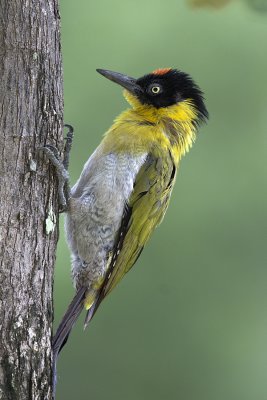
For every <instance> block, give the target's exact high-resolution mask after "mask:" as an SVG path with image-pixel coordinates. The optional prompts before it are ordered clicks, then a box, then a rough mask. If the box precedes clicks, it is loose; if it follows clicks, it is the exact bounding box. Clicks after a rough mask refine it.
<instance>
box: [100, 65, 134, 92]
mask: <svg viewBox="0 0 267 400" xmlns="http://www.w3.org/2000/svg"><path fill="white" fill-rule="evenodd" d="M97 72H99V73H100V74H101V75H103V76H104V77H105V78H108V79H109V80H111V81H112V82H115V83H118V84H119V85H121V86H122V87H124V88H125V89H127V90H129V92H131V93H134V94H135V93H136V92H140V91H141V88H140V86H138V85H137V84H136V79H135V78H131V77H130V76H127V75H124V74H120V73H119V72H113V71H108V70H107V69H97Z"/></svg>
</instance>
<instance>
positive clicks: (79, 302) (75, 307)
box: [52, 287, 87, 399]
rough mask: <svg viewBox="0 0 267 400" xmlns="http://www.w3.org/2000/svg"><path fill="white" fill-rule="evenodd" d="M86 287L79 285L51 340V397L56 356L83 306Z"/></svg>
mask: <svg viewBox="0 0 267 400" xmlns="http://www.w3.org/2000/svg"><path fill="white" fill-rule="evenodd" d="M86 290H87V288H86V287H81V288H80V289H79V290H78V292H77V293H76V295H75V296H74V298H73V300H72V302H71V303H70V305H69V307H68V309H67V311H66V313H65V315H64V317H63V318H62V321H61V322H60V324H59V327H58V328H57V331H56V334H55V336H54V337H53V340H52V348H53V399H55V396H56V383H57V357H58V354H59V352H60V351H61V350H62V348H63V346H64V345H65V344H66V342H67V340H68V337H69V334H70V331H71V329H72V327H73V325H74V324H75V322H76V321H77V319H78V317H79V315H80V313H81V312H82V310H83V307H84V299H85V294H86Z"/></svg>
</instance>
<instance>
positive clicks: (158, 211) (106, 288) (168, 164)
mask: <svg viewBox="0 0 267 400" xmlns="http://www.w3.org/2000/svg"><path fill="white" fill-rule="evenodd" d="M175 174H176V166H175V164H174V162H173V159H172V157H171V154H169V156H168V157H167V159H165V160H164V164H163V163H162V158H161V157H155V156H153V155H149V156H148V157H147V159H146V162H145V163H144V164H143V166H142V168H141V169H140V171H139V173H138V174H137V176H136V180H135V183H134V188H133V191H132V194H131V196H130V199H129V202H128V204H127V205H126V207H125V212H124V216H123V218H122V223H121V227H120V229H119V232H118V237H117V241H116V244H115V246H114V249H113V251H112V260H111V264H110V272H109V274H108V276H107V279H106V281H105V282H104V285H103V288H102V293H101V298H102V299H103V298H104V297H105V296H106V295H107V294H108V293H109V292H110V291H111V290H112V289H113V288H114V287H115V286H116V285H117V283H118V282H119V281H120V280H121V279H122V277H123V276H124V275H125V274H126V272H128V271H129V270H130V269H131V268H132V266H133V265H134V263H135V262H136V260H137V258H138V257H139V255H140V254H141V252H142V250H143V248H144V246H145V244H146V242H147V241H148V239H149V237H150V236H151V234H152V232H153V231H154V229H155V228H156V226H157V225H158V224H159V223H160V222H161V220H162V218H163V216H164V214H165V212H166V209H167V207H168V204H169V199H170V194H171V190H172V187H173V183H174V178H175Z"/></svg>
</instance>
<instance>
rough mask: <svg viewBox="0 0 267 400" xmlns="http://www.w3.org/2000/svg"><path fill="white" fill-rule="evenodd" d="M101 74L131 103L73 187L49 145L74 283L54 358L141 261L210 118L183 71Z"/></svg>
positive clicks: (193, 86) (99, 71) (87, 163)
mask: <svg viewBox="0 0 267 400" xmlns="http://www.w3.org/2000/svg"><path fill="white" fill-rule="evenodd" d="M97 72H98V73H99V74H101V75H103V76H104V77H105V78H107V79H109V80H110V81H112V82H115V83H116V84H118V85H120V86H121V87H122V88H123V94H124V97H125V99H126V100H127V102H128V103H129V105H130V108H128V109H126V110H125V111H123V112H122V113H121V114H120V115H119V116H118V117H117V118H116V119H115V120H114V123H113V124H112V126H111V127H110V129H109V130H108V131H107V132H106V134H105V135H104V137H103V139H102V141H101V143H100V145H99V146H98V147H97V148H96V150H95V151H94V152H93V154H92V155H91V156H90V157H89V159H88V160H87V162H86V163H85V165H84V167H83V170H82V172H81V175H80V177H79V179H78V181H77V182H76V183H75V185H74V186H73V187H72V188H71V189H68V190H66V187H67V186H66V185H68V174H67V172H66V168H65V167H66V163H65V165H64V163H63V164H62V163H61V162H60V160H59V157H58V155H57V154H56V151H55V149H53V147H52V146H48V147H47V148H46V153H47V155H48V157H49V158H50V160H51V161H52V162H53V163H54V165H55V167H56V168H57V173H58V176H59V178H60V181H61V183H62V182H63V184H64V185H65V186H64V187H65V189H64V190H65V193H67V195H66V199H65V200H64V195H63V191H62V190H61V194H62V195H61V199H62V198H63V201H62V203H63V206H66V210H65V211H66V219H65V230H66V237H67V242H68V245H69V248H70V252H71V260H72V261H71V262H72V278H73V282H74V286H75V289H76V295H75V296H74V299H73V300H72V302H71V304H70V306H69V307H68V309H67V311H66V313H65V315H64V317H63V319H62V321H61V323H60V325H59V327H58V329H57V331H56V334H55V336H54V338H53V352H54V358H55V359H56V358H57V356H58V353H59V352H60V350H61V349H62V347H63V346H64V344H65V343H66V341H67V339H68V336H69V334H70V331H71V329H72V327H73V326H74V324H75V322H76V320H77V319H78V317H79V315H80V314H81V312H82V311H83V309H85V310H86V317H85V323H84V325H85V327H86V326H87V325H88V324H89V322H90V321H91V319H92V318H93V316H94V315H95V313H96V311H97V309H98V307H99V305H100V303H101V302H102V301H103V299H104V298H105V297H106V296H107V295H108V294H109V293H110V292H111V291H112V290H113V289H114V288H115V286H116V285H117V284H118V283H119V282H120V280H121V279H122V278H123V277H124V275H125V274H126V273H127V272H128V271H129V270H130V269H131V268H132V267H133V265H134V264H135V263H136V261H137V259H138V257H139V256H140V254H141V253H142V251H143V249H144V247H145V245H146V243H147V241H148V240H149V238H150V236H151V234H152V233H153V231H154V229H155V228H156V227H157V226H158V225H159V224H160V223H161V221H162V219H163V217H164V215H165V212H166V210H167V207H168V205H169V201H170V196H171V193H172V189H173V186H174V183H175V180H176V175H177V169H178V166H179V163H180V159H181V157H182V156H183V155H185V153H186V152H188V150H189V149H190V148H191V146H192V144H193V142H194V141H195V138H196V133H197V131H198V128H199V126H200V125H201V123H202V122H205V121H206V120H207V119H208V111H207V108H206V106H205V100H204V95H203V92H202V91H201V89H200V88H199V86H198V85H197V84H196V83H195V82H194V80H193V79H192V78H191V76H190V75H189V74H187V73H185V72H182V71H180V70H178V69H174V68H159V69H156V70H154V71H153V72H151V73H148V74H146V75H144V76H142V77H141V78H138V79H135V78H133V77H130V76H128V75H125V74H121V73H118V72H114V71H110V70H106V69H97ZM61 189H62V188H61Z"/></svg>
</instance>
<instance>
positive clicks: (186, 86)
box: [97, 68, 208, 121]
mask: <svg viewBox="0 0 267 400" xmlns="http://www.w3.org/2000/svg"><path fill="white" fill-rule="evenodd" d="M97 71H98V72H99V73H100V74H102V75H104V76H105V77H106V78H108V79H110V80H112V81H113V82H116V83H118V84H119V85H121V86H123V87H124V88H125V89H127V90H128V91H129V92H131V93H132V94H134V95H135V96H136V97H137V98H138V100H139V101H140V103H141V104H147V105H150V106H153V107H155V108H164V107H169V106H172V105H174V104H178V103H180V102H182V101H184V100H189V101H190V102H191V104H192V106H193V107H194V108H195V110H196V113H197V119H198V121H202V120H205V119H206V118H208V111H207V109H206V106H205V103H204V98H203V93H202V91H201V90H200V88H199V87H198V86H197V85H196V83H195V82H194V81H193V79H192V78H191V77H190V76H189V75H188V74H186V73H185V72H181V71H178V70H176V69H171V68H164V69H157V70H156V71H153V72H152V73H151V74H148V75H144V76H142V77H141V78H139V79H135V78H131V77H129V76H127V75H123V74H120V73H118V72H113V71H107V70H102V69H98V70H97Z"/></svg>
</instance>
